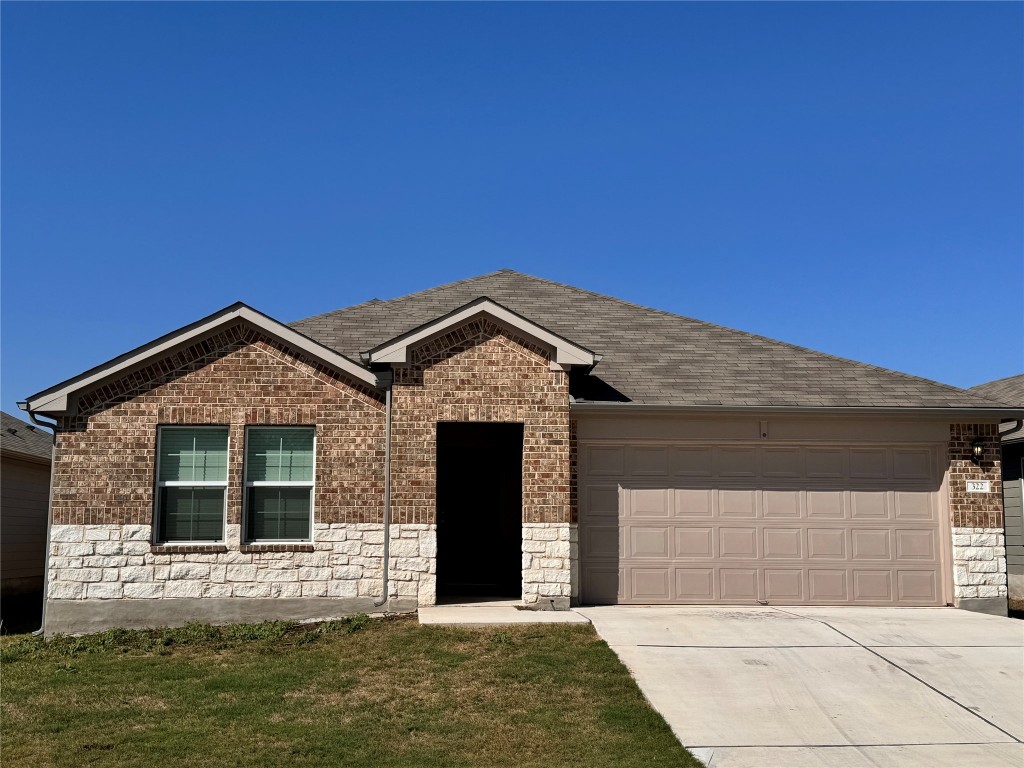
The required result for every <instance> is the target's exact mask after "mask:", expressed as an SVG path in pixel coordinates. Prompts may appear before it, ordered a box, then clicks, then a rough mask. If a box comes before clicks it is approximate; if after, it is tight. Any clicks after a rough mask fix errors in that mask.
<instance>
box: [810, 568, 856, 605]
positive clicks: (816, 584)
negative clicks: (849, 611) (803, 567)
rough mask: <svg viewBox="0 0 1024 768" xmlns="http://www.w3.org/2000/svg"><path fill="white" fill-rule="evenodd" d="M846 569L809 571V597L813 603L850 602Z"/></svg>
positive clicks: (816, 569)
mask: <svg viewBox="0 0 1024 768" xmlns="http://www.w3.org/2000/svg"><path fill="white" fill-rule="evenodd" d="M847 579H848V576H847V571H846V569H845V568H842V569H840V568H810V569H808V571H807V597H808V598H809V600H810V601H811V602H819V603H846V602H849V600H850V594H849V590H848V588H847Z"/></svg>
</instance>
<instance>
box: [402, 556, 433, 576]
mask: <svg viewBox="0 0 1024 768" xmlns="http://www.w3.org/2000/svg"><path fill="white" fill-rule="evenodd" d="M395 568H396V569H398V570H401V571H413V572H415V573H426V572H427V558H425V557H398V558H395Z"/></svg>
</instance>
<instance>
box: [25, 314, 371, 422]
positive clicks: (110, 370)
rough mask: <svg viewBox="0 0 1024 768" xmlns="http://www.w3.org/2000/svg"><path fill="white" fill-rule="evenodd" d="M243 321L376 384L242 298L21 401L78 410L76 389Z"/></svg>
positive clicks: (34, 407)
mask: <svg viewBox="0 0 1024 768" xmlns="http://www.w3.org/2000/svg"><path fill="white" fill-rule="evenodd" d="M239 321H242V322H244V323H247V324H248V325H251V326H252V327H254V328H257V329H259V330H260V331H262V332H263V333H265V334H267V335H268V336H270V337H272V338H274V339H277V340H278V341H280V342H281V343H282V344H285V345H286V346H288V347H290V348H292V349H295V350H300V351H302V352H305V353H306V354H309V355H311V356H312V357H314V358H315V359H317V360H319V361H320V362H322V363H324V364H325V365H328V366H330V367H332V368H334V369H335V370H337V371H341V372H344V373H346V374H348V375H350V376H352V377H353V378H355V379H356V380H357V381H360V382H362V383H363V384H367V385H369V386H376V384H377V378H376V376H375V375H374V374H373V373H372V372H370V371H369V370H367V369H366V368H364V367H363V366H361V365H359V364H358V363H356V362H354V361H352V360H350V359H349V358H347V357H345V356H344V355H342V354H340V353H339V352H337V351H336V350H334V349H332V348H330V347H327V346H324V345H323V344H321V343H320V342H318V341H316V340H315V339H312V338H310V337H308V336H305V335H304V334H302V333H301V332H299V331H297V330H296V329H294V328H292V327H289V326H287V325H284V324H282V323H279V322H278V321H277V320H274V319H273V318H272V317H269V316H268V315H264V314H263V313H262V312H258V311H256V310H255V309H253V308H252V307H249V306H247V305H245V304H242V303H241V302H238V303H235V304H232V305H231V306H229V307H225V308H224V309H222V310H220V311H219V312H215V313H213V314H212V315H209V316H207V317H204V318H203V319H202V320H198V321H196V322H195V323H192V324H190V325H187V326H185V327H184V328H179V329H178V330H176V331H172V332H171V333H168V334H166V335H164V336H161V337H160V338H158V339H155V340H153V341H151V342H149V343H148V344H143V345H142V346H141V347H136V348H135V349H133V350H131V351H130V352H126V353H125V354H123V355H121V356H119V357H116V358H114V359H113V360H108V361H107V362H105V363H103V364H101V365H98V366H96V367H95V368H91V369H90V370H88V371H85V372H84V373H82V374H79V375H78V376H75V377H73V378H71V379H68V380H67V381H64V382H62V383H60V384H57V385H55V386H53V387H50V388H49V389H46V390H43V391H42V392H39V393H37V394H35V395H32V396H31V397H29V398H27V400H26V401H25V403H24V404H22V403H19V407H22V408H23V410H26V411H31V412H34V413H45V414H50V415H56V414H65V413H74V410H75V404H76V403H75V395H76V394H78V393H80V392H83V391H85V390H87V389H90V388H93V387H97V386H99V385H101V384H102V383H104V382H107V381H110V380H112V379H115V378H118V377H120V376H124V375H126V374H128V373H129V372H131V371H133V370H135V369H137V368H140V367H142V366H144V365H146V364H147V363H149V362H151V361H153V360H156V359H159V358H160V357H164V356H166V355H168V354H171V353H172V352H174V351H175V350H178V349H181V348H182V347H184V346H187V345H189V344H192V343H195V342H196V341H197V340H199V339H201V338H203V337H204V336H208V335H209V334H211V333H214V332H215V331H217V330H218V329H221V328H224V327H227V326H229V325H232V324H235V323H237V322H239Z"/></svg>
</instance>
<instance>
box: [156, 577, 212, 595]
mask: <svg viewBox="0 0 1024 768" xmlns="http://www.w3.org/2000/svg"><path fill="white" fill-rule="evenodd" d="M202 596H203V582H201V581H168V582H167V583H166V584H164V597H202Z"/></svg>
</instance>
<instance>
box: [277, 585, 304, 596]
mask: <svg viewBox="0 0 1024 768" xmlns="http://www.w3.org/2000/svg"><path fill="white" fill-rule="evenodd" d="M270 596H271V597H301V596H302V585H301V584H299V582H297V581H293V582H281V581H275V582H274V583H273V584H271V585H270Z"/></svg>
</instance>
